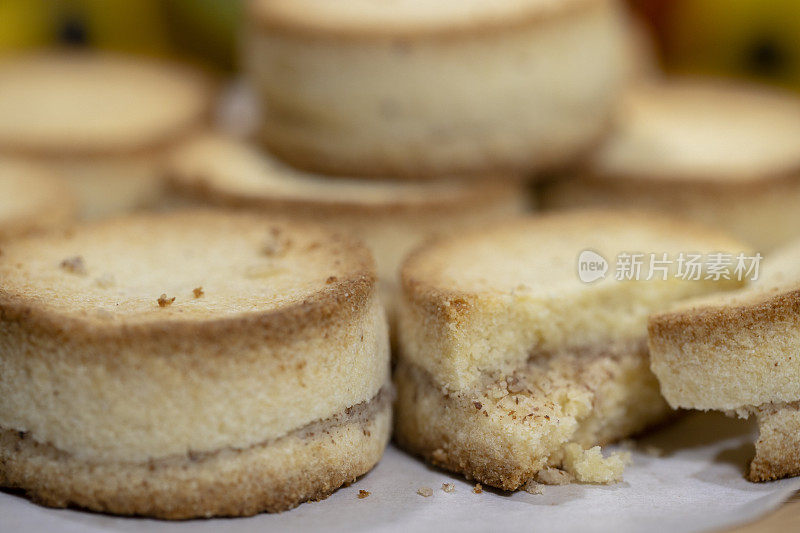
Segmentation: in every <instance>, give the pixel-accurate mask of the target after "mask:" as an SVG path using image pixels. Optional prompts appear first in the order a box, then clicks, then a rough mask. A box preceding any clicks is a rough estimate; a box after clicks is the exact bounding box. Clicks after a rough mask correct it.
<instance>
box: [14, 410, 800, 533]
mask: <svg viewBox="0 0 800 533" xmlns="http://www.w3.org/2000/svg"><path fill="white" fill-rule="evenodd" d="M754 439H755V430H754V427H753V425H752V423H749V422H747V421H743V420H734V419H729V418H725V417H723V416H722V415H718V414H705V413H693V414H690V415H688V416H686V417H684V418H682V419H680V420H678V421H677V422H675V423H673V424H671V425H669V426H667V427H666V428H664V429H662V430H660V431H657V432H655V433H654V434H652V435H650V436H648V437H646V438H643V439H641V440H639V441H638V446H637V448H636V450H635V451H634V452H633V460H634V463H633V465H632V466H629V467H628V468H627V469H626V471H625V480H624V481H623V482H622V483H618V484H616V485H610V486H597V485H567V486H548V487H545V489H544V494H542V495H534V494H528V493H526V492H522V491H521V492H517V493H513V494H511V493H503V492H497V491H493V490H491V489H488V488H485V489H484V491H483V493H481V494H475V493H473V490H472V489H473V485H474V484H473V483H470V482H467V481H465V480H464V479H463V478H461V477H459V476H455V475H451V474H448V473H446V472H443V471H440V470H437V469H435V468H431V467H429V466H427V465H425V464H424V463H422V462H421V461H419V460H417V459H416V458H414V457H411V456H409V455H407V454H406V453H404V452H402V451H400V450H398V449H397V448H394V447H392V446H390V447H389V449H388V450H387V451H386V454H385V456H384V458H383V460H382V461H381V463H380V464H379V465H378V466H377V467H376V468H375V469H374V470H373V471H372V472H370V473H369V474H368V475H366V476H364V477H363V478H361V479H360V480H359V481H357V482H356V483H354V484H353V485H350V486H349V487H344V488H342V489H340V490H339V491H337V492H336V493H335V494H333V495H332V496H331V497H330V498H328V499H327V500H325V501H322V502H315V503H306V504H302V505H301V506H300V507H298V508H296V509H294V510H292V511H288V512H285V513H281V514H277V515H259V516H255V517H251V518H240V519H216V520H190V521H184V522H176V523H170V522H163V521H158V520H149V519H137V518H117V517H112V516H104V515H98V514H92V513H85V512H81V511H74V510H55V509H46V508H43V507H39V506H37V505H35V504H32V503H30V502H29V501H28V500H26V499H24V498H22V497H20V496H17V495H13V494H7V493H0V531H2V532H3V533H5V532H6V531H8V532H12V531H14V532H17V531H25V532H27V533H37V532H42V533H44V532H48V533H49V532H52V531H63V532H98V533H99V532H130V533H134V532H137V533H138V532H163V533H183V532H190V531H191V532H207V531H208V532H210V531H216V530H219V529H224V530H225V531H226V532H231V533H237V532H241V533H250V532H253V533H255V532H259V533H261V532H265V531H319V530H324V531H332V532H338V531H341V532H348V533H354V532H361V531H370V532H395V531H396V532H406V531H415V532H416V531H435V532H439V533H441V532H448V531H458V532H469V531H486V530H493V531H499V530H507V531H532V530H536V531H581V532H593V531H598V532H599V531H609V532H612V531H613V532H615V533H624V532H628V531H631V532H633V531H647V532H648V533H655V532H660V531H664V532H680V531H705V530H710V529H719V528H724V527H730V526H733V525H736V524H739V523H744V522H748V521H752V520H755V519H757V518H758V517H760V516H762V515H763V514H765V513H767V512H769V511H770V510H772V509H774V508H776V507H777V506H779V505H780V504H781V503H782V502H783V501H785V500H786V499H787V498H789V497H790V496H791V494H792V493H793V492H794V491H795V490H797V489H798V488H800V479H788V480H783V481H778V482H772V483H762V484H755V483H750V482H748V481H746V480H745V479H744V477H743V473H744V471H745V468H746V465H747V462H748V461H749V459H750V457H751V456H752V453H753V442H754ZM646 447H656V448H657V449H658V450H661V451H663V456H661V457H656V456H653V455H652V452H653V451H655V450H653V449H652V448H649V449H648V450H649V452H650V453H645V452H644V451H643V450H644V449H645V448H646ZM610 449H614V448H613V447H611V448H610ZM443 483H453V484H454V485H455V492H453V493H446V492H444V491H443V490H442V484H443ZM423 487H430V488H431V489H433V495H432V496H430V497H428V498H425V497H422V496H420V495H418V494H417V490H418V489H420V488H423ZM360 489H363V490H367V491H369V492H370V495H369V496H368V497H367V498H364V499H359V498H358V492H359V490H360Z"/></svg>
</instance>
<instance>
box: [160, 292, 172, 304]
mask: <svg viewBox="0 0 800 533" xmlns="http://www.w3.org/2000/svg"><path fill="white" fill-rule="evenodd" d="M174 301H175V297H174V296H173V297H172V298H167V295H166V293H165V294H162V295H161V296H159V297H158V306H159V307H167V306H170V305H172V302H174Z"/></svg>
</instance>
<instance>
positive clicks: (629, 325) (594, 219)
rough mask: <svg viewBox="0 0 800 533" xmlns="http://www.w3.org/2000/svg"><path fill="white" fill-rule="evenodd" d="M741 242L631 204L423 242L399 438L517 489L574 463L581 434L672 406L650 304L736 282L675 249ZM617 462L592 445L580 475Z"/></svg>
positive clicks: (591, 437)
mask: <svg viewBox="0 0 800 533" xmlns="http://www.w3.org/2000/svg"><path fill="white" fill-rule="evenodd" d="M746 251H747V249H746V246H745V245H744V244H741V243H739V242H737V241H735V240H734V239H731V238H729V237H727V236H726V235H724V234H722V233H720V232H717V231H712V230H706V229H705V228H703V227H698V226H695V225H691V224H686V223H681V222H678V221H673V220H671V219H666V218H660V217H655V216H650V215H646V214H641V213H631V212H624V211H623V212H610V211H609V212H605V211H578V212H571V213H564V214H557V215H549V216H541V217H537V218H525V219H519V220H515V221H511V222H507V223H504V224H495V225H492V226H488V227H486V228H484V229H481V230H478V231H472V232H464V233H462V234H459V235H457V236H454V237H451V238H449V239H440V240H438V241H434V242H431V243H428V244H426V245H423V246H422V247H420V248H419V249H417V250H416V251H415V252H414V253H413V254H412V255H411V256H410V257H409V258H408V259H407V260H406V261H405V263H404V264H403V269H402V291H403V293H402V300H401V304H400V310H399V320H398V323H399V327H398V335H397V337H398V344H399V350H398V353H399V358H398V363H397V371H396V373H395V383H396V386H397V388H398V401H397V404H396V411H395V412H396V416H395V420H396V422H395V437H396V439H397V441H398V442H399V443H401V445H402V446H403V447H405V448H407V449H409V450H410V451H412V452H414V453H417V454H419V455H421V456H423V457H425V458H426V459H427V460H429V461H431V462H433V463H434V464H437V465H440V466H442V467H444V468H447V469H449V470H453V471H456V472H460V473H463V474H465V475H466V476H468V477H471V478H474V479H476V480H478V481H480V482H481V483H487V484H490V485H492V486H496V487H499V488H502V489H505V490H514V489H517V488H519V487H520V486H521V485H522V484H524V483H525V482H527V481H528V480H531V479H533V478H534V477H535V476H537V475H538V473H539V472H540V471H542V470H543V469H546V468H548V467H563V468H566V469H567V470H569V469H570V468H573V467H574V465H573V466H570V463H569V462H568V461H567V460H566V457H567V454H568V451H569V453H570V454H571V453H573V451H574V450H575V449H576V448H575V446H576V445H577V446H578V448H577V450H579V451H580V450H582V449H583V448H586V447H592V446H595V445H600V444H604V443H607V442H611V441H614V440H618V439H621V438H626V437H628V436H630V435H632V434H634V433H636V432H639V431H642V430H643V429H646V428H647V427H649V426H652V425H653V424H655V423H658V422H660V421H662V420H664V419H665V418H666V417H668V416H669V412H670V411H669V407H668V406H667V404H666V403H665V402H664V400H663V399H662V397H661V395H660V393H659V390H658V382H657V380H656V379H655V376H653V374H652V373H651V372H650V369H649V361H648V353H647V339H646V337H647V329H646V324H647V316H648V315H649V314H650V313H652V312H654V311H658V310H662V309H665V308H667V307H668V306H669V305H670V304H671V303H673V302H676V301H678V300H680V299H683V298H688V297H692V296H695V295H702V294H708V293H710V292H714V291H719V290H730V289H735V288H737V287H740V286H742V284H743V282H740V281H738V280H737V279H736V278H735V276H733V275H731V274H728V277H729V278H730V279H726V278H725V277H720V279H719V280H716V279H714V277H713V276H708V274H709V270H708V269H707V268H706V267H704V268H703V269H702V275H701V276H700V277H699V279H697V280H695V279H694V278H688V279H687V278H683V277H681V274H680V271H679V269H678V268H676V266H677V264H676V263H677V261H679V257H680V254H681V253H682V252H686V253H694V252H700V253H703V254H712V255H713V254H714V253H722V252H725V253H729V254H732V255H733V254H736V253H737V252H746ZM651 254H653V255H651ZM635 257H636V258H637V259H636V260H635V261H634V258H635ZM706 259H707V258H706V257H705V256H704V257H703V262H705V261H706ZM637 264H638V265H639V267H638V268H637V267H636V266H635V265H637ZM589 265H591V267H592V268H588V266H589ZM626 265H630V266H631V268H630V269H627V268H623V267H625V266H626ZM651 266H653V267H656V268H663V269H664V270H663V271H661V270H656V269H655V268H654V269H653V271H652V272H653V273H652V274H651V271H650V267H651ZM708 268H710V267H708ZM637 271H638V273H637ZM587 273H588V274H593V275H592V276H589V277H587V276H585V274H587ZM706 276H708V277H706ZM570 450H572V451H570ZM581 453H584V452H581ZM590 455H591V454H590ZM587 460H588V459H587ZM621 469H622V464H621V463H620V461H619V459H613V458H610V459H608V460H607V461H606V460H602V459H600V458H599V457H598V458H597V460H596V461H594V463H593V465H592V466H591V467H588V466H587V468H586V469H583V470H576V471H574V472H572V473H573V474H574V475H575V477H576V479H578V480H580V481H585V482H603V483H607V482H612V481H618V480H619V476H620V475H621Z"/></svg>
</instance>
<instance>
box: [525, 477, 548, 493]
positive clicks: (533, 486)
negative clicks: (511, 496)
mask: <svg viewBox="0 0 800 533" xmlns="http://www.w3.org/2000/svg"><path fill="white" fill-rule="evenodd" d="M522 490H524V491H525V492H527V493H529V494H544V485H543V484H541V483H539V482H537V481H536V480H534V479H529V480H528V481H527V482H526V483H525V485H523V486H522Z"/></svg>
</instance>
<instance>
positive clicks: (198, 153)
mask: <svg viewBox="0 0 800 533" xmlns="http://www.w3.org/2000/svg"><path fill="white" fill-rule="evenodd" d="M168 169H169V175H170V180H171V184H172V186H173V189H174V190H175V191H177V192H178V193H179V194H181V195H184V196H187V197H194V198H197V197H200V198H202V199H203V200H206V201H209V202H212V203H216V204H221V205H227V206H236V207H254V208H265V209H268V208H270V207H275V206H278V205H280V206H281V207H284V208H289V209H291V208H305V209H315V208H317V209H319V208H322V209H325V210H326V212H327V211H331V210H336V211H338V212H341V213H343V214H355V213H365V212H366V213H370V214H372V215H375V216H382V215H384V214H387V213H392V212H395V211H398V210H403V211H411V212H414V211H418V212H438V210H441V209H459V208H463V209H468V208H469V206H470V205H475V204H482V203H486V202H491V201H497V200H502V199H508V200H509V201H512V200H513V199H514V198H515V197H520V196H522V195H524V194H526V192H525V190H524V186H523V185H522V184H520V183H514V182H509V181H508V180H499V181H495V180H478V181H464V180H446V179H444V180H438V181H436V182H433V183H426V182H413V181H387V180H372V179H357V178H331V177H329V176H323V175H320V174H313V173H308V172H303V171H300V170H296V169H294V168H292V167H289V166H287V165H286V164H284V163H282V162H280V161H278V160H277V159H276V158H274V157H272V156H270V155H269V154H268V153H267V152H265V151H263V150H260V149H258V148H257V147H255V146H253V145H250V144H248V143H245V142H242V141H238V140H235V139H232V138H229V137H225V136H222V135H217V134H207V135H202V136H198V137H196V138H194V139H192V140H190V141H188V142H186V143H184V144H183V145H182V146H180V147H178V148H177V149H176V150H175V151H174V152H173V154H172V157H170V160H169V164H168Z"/></svg>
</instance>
